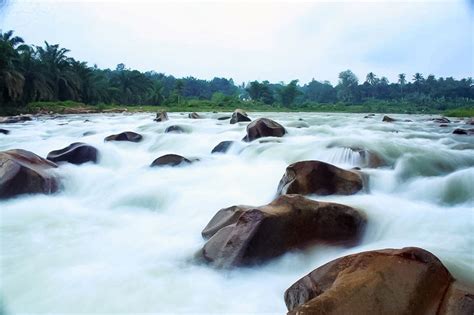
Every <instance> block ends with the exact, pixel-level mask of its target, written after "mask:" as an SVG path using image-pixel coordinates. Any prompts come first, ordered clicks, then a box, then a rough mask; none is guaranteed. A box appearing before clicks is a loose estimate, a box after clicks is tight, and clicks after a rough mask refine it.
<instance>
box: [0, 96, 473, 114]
mask: <svg viewBox="0 0 474 315" xmlns="http://www.w3.org/2000/svg"><path fill="white" fill-rule="evenodd" d="M236 108H242V109H244V110H246V111H249V112H252V111H253V112H338V113H387V114H390V113H393V114H439V115H444V116H449V117H473V116H474V104H473V105H472V106H467V107H462V108H453V109H447V110H442V109H436V108H432V107H430V106H429V105H424V104H423V105H420V104H410V103H407V102H367V103H363V104H344V103H336V104H316V103H307V104H302V105H299V106H297V107H283V106H281V105H275V104H274V105H267V104H264V103H260V102H243V101H232V102H225V103H216V102H212V101H208V100H187V101H183V102H181V103H179V104H178V103H171V104H166V105H162V106H151V105H137V106H130V105H129V106H123V105H117V104H97V105H87V104H84V103H78V102H72V101H64V102H34V103H29V104H28V105H27V106H25V107H21V108H18V107H16V108H8V107H0V115H17V114H25V113H28V114H38V113H58V114H68V113H69V114H73V113H87V112H91V113H92V112H105V113H107V112H121V111H127V112H157V111H160V110H164V111H167V112H212V111H217V112H232V111H234V109H236Z"/></svg>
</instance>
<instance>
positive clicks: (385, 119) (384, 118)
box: [382, 116, 397, 122]
mask: <svg viewBox="0 0 474 315" xmlns="http://www.w3.org/2000/svg"><path fill="white" fill-rule="evenodd" d="M382 121H384V122H394V121H397V120H396V119H395V118H392V117H388V116H383V118H382Z"/></svg>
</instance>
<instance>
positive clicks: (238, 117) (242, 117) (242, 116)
mask: <svg viewBox="0 0 474 315" xmlns="http://www.w3.org/2000/svg"><path fill="white" fill-rule="evenodd" d="M240 121H251V119H250V118H249V116H248V115H247V113H246V112H244V111H243V110H241V109H236V110H235V111H234V112H233V113H232V117H231V118H230V123H231V124H235V123H238V122H240Z"/></svg>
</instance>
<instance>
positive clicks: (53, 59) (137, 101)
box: [0, 30, 474, 113]
mask: <svg viewBox="0 0 474 315" xmlns="http://www.w3.org/2000/svg"><path fill="white" fill-rule="evenodd" d="M58 101H61V102H62V101H73V102H79V103H83V104H87V105H92V106H105V105H107V104H109V105H110V104H114V105H120V106H140V105H149V106H163V107H168V108H173V107H179V108H185V107H186V106H194V108H197V109H199V108H201V107H202V106H201V105H203V104H204V105H206V106H204V107H203V108H207V109H209V108H213V107H216V108H217V109H219V108H221V109H226V108H235V107H242V108H247V109H252V108H255V109H266V110H285V109H288V110H303V111H304V110H316V111H317V110H321V111H324V110H329V111H330V110H331V109H333V110H340V111H345V110H347V111H395V112H407V113H412V112H436V111H443V110H449V109H456V108H468V109H472V108H473V107H474V85H473V80H472V78H462V79H455V78H453V77H446V78H443V77H436V76H435V75H433V74H429V75H426V76H425V75H424V74H422V73H414V74H413V75H409V74H405V73H400V74H399V75H398V80H397V81H396V82H390V81H389V80H388V79H387V78H386V77H384V76H379V75H377V74H375V73H372V72H370V73H368V74H367V75H366V77H365V78H363V79H359V78H358V77H357V76H356V75H355V74H354V73H353V72H352V71H351V70H345V71H342V72H340V73H339V81H338V83H337V84H336V85H332V84H331V83H330V82H329V81H322V82H321V81H316V80H314V79H313V80H312V81H310V82H308V83H305V84H301V83H300V82H299V81H298V80H292V81H291V82H288V83H284V82H278V83H271V82H269V81H262V82H259V81H251V82H243V83H240V84H236V83H235V82H234V81H233V80H232V79H227V78H218V77H215V78H213V79H212V80H203V79H198V78H195V77H192V76H189V77H185V78H176V77H174V76H172V75H168V74H164V73H160V72H155V71H147V72H140V71H138V70H134V69H130V68H127V67H126V65H125V64H123V63H121V64H118V65H117V66H116V68H115V69H100V68H98V67H97V66H96V65H93V66H90V65H89V64H88V63H87V62H86V61H80V60H76V59H74V58H73V57H71V56H70V51H69V50H68V49H66V48H63V47H60V46H59V45H58V44H50V43H48V42H47V41H45V42H44V45H43V46H35V45H28V44H25V43H24V40H23V39H22V38H21V37H19V36H16V35H15V34H14V31H11V30H10V31H6V32H2V31H0V111H3V112H8V110H11V109H12V108H16V109H22V108H25V107H27V106H28V105H29V104H31V103H35V102H58Z"/></svg>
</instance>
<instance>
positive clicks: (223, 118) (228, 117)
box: [217, 116, 231, 120]
mask: <svg viewBox="0 0 474 315" xmlns="http://www.w3.org/2000/svg"><path fill="white" fill-rule="evenodd" d="M230 118H231V117H230V116H223V117H219V118H217V120H227V119H230Z"/></svg>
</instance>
